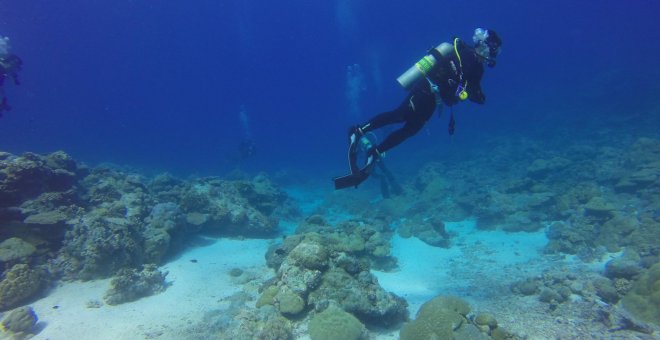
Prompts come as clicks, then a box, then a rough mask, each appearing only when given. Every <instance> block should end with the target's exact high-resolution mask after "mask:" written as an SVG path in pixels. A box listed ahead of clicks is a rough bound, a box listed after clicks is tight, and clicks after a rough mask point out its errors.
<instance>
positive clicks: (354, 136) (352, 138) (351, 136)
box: [348, 125, 364, 144]
mask: <svg viewBox="0 0 660 340" xmlns="http://www.w3.org/2000/svg"><path fill="white" fill-rule="evenodd" d="M362 136H364V130H362V128H360V126H358V125H355V126H351V127H350V128H348V142H349V143H351V144H353V143H355V142H357V141H359V140H360V138H362Z"/></svg>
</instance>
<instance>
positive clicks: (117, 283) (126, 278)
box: [103, 264, 167, 305]
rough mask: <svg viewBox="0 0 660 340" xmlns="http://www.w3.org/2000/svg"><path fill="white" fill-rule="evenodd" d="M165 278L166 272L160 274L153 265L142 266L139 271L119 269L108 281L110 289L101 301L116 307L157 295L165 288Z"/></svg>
mask: <svg viewBox="0 0 660 340" xmlns="http://www.w3.org/2000/svg"><path fill="white" fill-rule="evenodd" d="M166 276H167V272H165V273H162V272H161V271H160V270H158V267H156V266H155V265H153V264H149V265H145V266H143V268H142V270H140V271H138V270H137V269H121V270H119V271H118V272H117V276H115V277H114V278H113V279H112V280H111V281H110V289H109V290H108V291H107V292H106V294H105V296H104V297H103V299H104V300H105V302H106V303H107V304H109V305H118V304H121V303H125V302H131V301H135V300H137V299H140V298H142V297H145V296H150V295H154V294H158V293H160V292H162V291H164V290H165V289H166V288H167V282H165V277H166Z"/></svg>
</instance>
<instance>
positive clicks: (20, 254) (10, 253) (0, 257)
mask: <svg viewBox="0 0 660 340" xmlns="http://www.w3.org/2000/svg"><path fill="white" fill-rule="evenodd" d="M35 251H37V248H35V247H34V246H33V245H32V244H30V243H28V242H25V241H23V240H22V239H20V238H18V237H12V238H9V239H6V240H4V241H2V243H0V262H10V261H15V260H20V259H22V258H26V257H29V256H30V255H32V254H34V252H35Z"/></svg>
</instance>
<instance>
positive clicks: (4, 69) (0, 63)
mask: <svg viewBox="0 0 660 340" xmlns="http://www.w3.org/2000/svg"><path fill="white" fill-rule="evenodd" d="M22 65H23V61H22V60H21V58H19V57H18V56H16V55H14V54H9V55H7V56H5V57H3V58H2V59H1V60H0V117H2V112H3V111H9V110H11V106H9V103H8V102H7V96H5V93H4V90H3V88H2V87H3V85H4V83H5V78H7V77H10V78H11V79H12V80H13V81H14V85H20V81H18V71H20V70H21V66H22Z"/></svg>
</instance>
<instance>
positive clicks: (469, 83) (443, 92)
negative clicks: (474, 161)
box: [334, 28, 502, 189]
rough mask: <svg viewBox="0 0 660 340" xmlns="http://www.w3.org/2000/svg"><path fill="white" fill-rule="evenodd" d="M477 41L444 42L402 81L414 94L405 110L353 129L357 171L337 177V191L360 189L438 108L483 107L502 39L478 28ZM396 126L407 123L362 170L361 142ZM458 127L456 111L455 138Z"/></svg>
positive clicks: (375, 149)
mask: <svg viewBox="0 0 660 340" xmlns="http://www.w3.org/2000/svg"><path fill="white" fill-rule="evenodd" d="M472 39H473V41H474V46H468V45H467V44H466V43H465V42H463V41H462V40H461V39H459V38H454V40H453V43H447V42H444V43H442V44H440V45H438V46H437V47H435V48H432V49H430V50H429V51H428V53H427V55H426V56H424V57H423V58H422V59H421V60H420V61H418V62H417V63H416V64H415V65H413V66H412V67H411V68H410V69H408V70H407V71H406V72H405V73H404V74H402V75H401V76H400V77H399V78H397V81H398V82H399V84H401V86H403V88H405V89H406V90H409V93H408V95H407V96H406V98H405V99H404V100H403V102H402V103H401V105H399V107H397V108H396V109H394V110H392V111H387V112H383V113H381V114H378V115H376V116H375V117H373V118H372V119H371V120H369V121H368V122H366V123H365V124H362V125H357V126H352V127H350V128H349V131H348V137H349V148H348V159H349V167H350V171H351V173H350V174H349V175H346V176H341V177H336V178H334V183H335V189H343V188H348V187H357V186H358V185H359V184H360V183H362V182H363V181H364V180H365V179H367V177H369V175H370V174H371V173H372V172H373V169H374V166H375V165H376V164H377V163H379V160H380V159H381V157H382V155H383V154H384V153H385V152H386V151H388V150H390V149H392V148H393V147H395V146H397V145H399V144H401V142H403V141H404V140H406V139H408V138H409V137H412V136H414V135H415V134H417V132H419V131H420V130H421V129H422V127H423V126H424V125H425V124H426V122H427V121H428V120H429V119H430V118H431V116H432V115H433V112H435V110H436V106H437V105H441V104H443V103H444V104H445V105H447V106H449V107H450V108H452V107H453V106H454V105H455V104H457V103H459V102H461V101H464V100H466V99H469V100H470V101H472V102H474V103H477V104H483V103H484V102H485V101H486V96H485V95H484V93H483V91H482V90H481V84H480V82H481V78H482V76H483V73H484V66H483V64H486V65H487V66H489V67H494V66H495V62H496V60H495V59H496V58H497V55H498V54H499V53H500V46H502V40H501V39H500V37H499V36H498V35H497V33H496V32H495V31H493V30H490V29H482V28H477V29H475V31H474V36H473V37H472ZM452 111H453V110H452ZM396 123H403V126H402V127H401V128H399V129H398V130H395V131H393V132H392V133H390V134H389V135H388V136H387V137H386V138H385V139H384V140H383V141H382V142H381V143H380V144H378V145H377V146H372V147H371V148H370V149H369V150H368V151H367V156H366V160H365V164H364V166H363V167H361V168H360V167H359V166H358V165H357V158H358V151H359V150H358V149H359V148H358V144H359V142H360V140H361V138H362V137H363V136H364V135H365V134H366V133H367V132H369V131H373V130H376V129H379V128H382V127H384V126H386V125H390V124H396ZM455 124H456V123H455V120H454V115H453V112H452V113H451V117H450V120H449V128H448V130H449V134H450V135H451V134H453V133H454V129H455Z"/></svg>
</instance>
